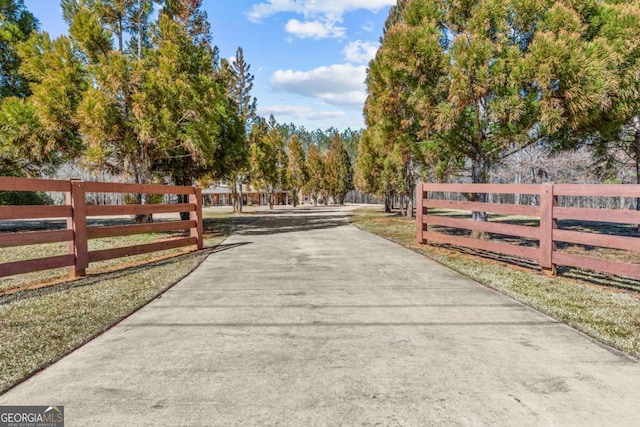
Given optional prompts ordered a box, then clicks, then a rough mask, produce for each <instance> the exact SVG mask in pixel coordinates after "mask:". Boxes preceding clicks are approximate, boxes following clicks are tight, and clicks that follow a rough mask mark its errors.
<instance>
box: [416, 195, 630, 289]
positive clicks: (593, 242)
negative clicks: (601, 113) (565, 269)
mask: <svg viewBox="0 0 640 427" xmlns="http://www.w3.org/2000/svg"><path fill="white" fill-rule="evenodd" d="M452 193H454V194H456V195H455V197H444V196H445V195H451V194H452ZM464 193H466V194H477V193H483V194H493V195H496V194H497V195H507V196H508V198H507V199H511V200H513V201H512V202H511V203H504V202H500V203H495V202H491V201H495V200H496V199H498V200H499V198H497V197H488V198H487V199H488V200H489V202H472V201H466V200H463V199H464V197H462V195H463V194H464ZM515 195H528V196H529V200H531V196H534V199H533V200H536V199H537V201H538V203H537V204H533V205H532V204H527V205H522V204H515V203H514V202H515V201H516V200H518V197H515ZM637 197H640V185H634V184H618V185H616V184H613V185H607V184H593V185H583V184H553V183H547V184H541V185H535V184H426V183H419V184H418V185H417V188H416V199H417V200H416V202H417V203H416V206H417V209H416V227H417V230H416V239H417V241H418V242H419V243H427V242H433V243H440V244H450V245H454V246H461V247H466V248H471V249H477V250H483V251H490V252H497V253H501V254H507V255H512V256H516V257H521V258H528V259H532V260H534V261H537V262H538V264H539V266H540V267H541V268H542V269H543V270H545V271H546V272H547V273H548V274H556V267H557V266H560V265H562V266H569V267H576V268H581V269H587V270H594V271H599V272H604V273H609V274H615V275H620V276H627V277H632V278H635V279H640V264H631V263H624V262H619V261H613V260H606V259H601V258H594V257H588V256H583V255H575V254H570V253H566V252H562V251H559V250H558V248H557V246H556V243H558V242H566V243H571V244H577V245H589V246H597V247H602V248H610V249H620V250H625V251H634V252H640V238H638V237H632V236H619V235H609V234H602V233H592V232H583V231H578V230H563V229H559V228H558V220H575V221H589V222H604V223H615V224H640V212H638V211H636V210H631V209H615V208H613V209H612V208H609V206H611V205H608V204H606V203H604V204H601V206H603V207H600V208H592V207H589V208H585V207H575V206H581V204H580V203H579V202H578V199H580V198H590V199H592V200H594V199H596V198H617V200H635V198H637ZM562 199H564V203H561V202H562V201H563V200H562ZM502 200H505V198H503V199H502ZM614 205H615V204H614ZM621 205H622V206H628V205H627V204H626V203H619V204H617V206H621ZM430 208H440V209H455V210H464V211H481V212H487V213H494V214H503V215H521V216H525V217H533V218H537V219H538V220H539V225H538V226H531V225H517V224H505V223H499V222H485V221H473V220H471V219H460V218H452V217H447V216H442V215H433V214H430V212H429V209H430ZM430 225H434V226H442V227H448V228H453V229H462V230H471V231H475V232H483V233H495V234H501V235H507V236H517V237H519V238H523V239H527V240H533V241H538V246H537V247H535V246H522V245H514V244H509V243H503V242H497V241H490V240H482V239H474V238H470V237H465V236H459V235H452V234H445V233H441V232H436V231H433V230H432V229H431V228H430V227H429V226H430Z"/></svg>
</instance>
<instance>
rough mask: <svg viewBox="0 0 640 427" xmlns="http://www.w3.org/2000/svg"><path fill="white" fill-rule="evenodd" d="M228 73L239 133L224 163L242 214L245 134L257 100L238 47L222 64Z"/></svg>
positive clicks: (237, 209)
mask: <svg viewBox="0 0 640 427" xmlns="http://www.w3.org/2000/svg"><path fill="white" fill-rule="evenodd" d="M224 69H226V70H227V73H228V75H229V80H230V84H229V86H230V95H231V97H232V99H233V101H234V102H235V106H236V109H237V116H238V120H239V122H240V127H241V132H240V133H238V135H236V137H235V138H234V140H233V142H234V143H233V144H231V147H230V150H229V153H228V156H227V162H228V164H229V168H230V173H229V175H230V181H231V190H232V193H233V200H234V207H233V209H234V212H242V199H243V197H242V188H243V185H244V184H245V183H246V182H247V180H248V171H249V164H248V160H249V141H248V131H249V130H250V128H251V124H252V123H253V121H254V120H255V119H256V110H257V100H256V98H253V97H251V90H252V89H253V79H254V76H253V74H251V72H250V70H251V66H250V65H249V64H248V63H247V62H246V61H245V59H244V51H243V49H242V48H241V47H239V48H238V50H237V51H236V56H235V58H234V59H233V60H232V61H231V62H230V63H229V62H226V61H225V62H223V71H224Z"/></svg>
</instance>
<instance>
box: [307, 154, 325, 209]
mask: <svg viewBox="0 0 640 427" xmlns="http://www.w3.org/2000/svg"><path fill="white" fill-rule="evenodd" d="M307 170H308V171H309V180H308V181H307V184H306V185H305V186H304V187H303V189H304V191H305V192H307V193H309V194H310V195H311V199H312V200H313V205H314V206H317V205H318V199H319V198H320V195H321V194H322V191H323V189H324V173H325V167H324V156H323V155H322V153H321V152H320V150H318V147H317V146H316V145H315V144H313V143H312V144H311V145H310V146H309V153H308V155H307ZM325 199H326V196H325Z"/></svg>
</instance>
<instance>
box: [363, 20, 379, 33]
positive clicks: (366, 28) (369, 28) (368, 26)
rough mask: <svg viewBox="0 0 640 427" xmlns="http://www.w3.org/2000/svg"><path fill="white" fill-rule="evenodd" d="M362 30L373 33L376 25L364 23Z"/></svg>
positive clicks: (370, 22) (371, 22) (369, 22)
mask: <svg viewBox="0 0 640 427" xmlns="http://www.w3.org/2000/svg"><path fill="white" fill-rule="evenodd" d="M362 29H363V30H364V31H366V32H368V33H370V32H372V31H373V30H375V29H376V27H375V24H374V23H373V21H367V22H365V23H364V25H363V26H362Z"/></svg>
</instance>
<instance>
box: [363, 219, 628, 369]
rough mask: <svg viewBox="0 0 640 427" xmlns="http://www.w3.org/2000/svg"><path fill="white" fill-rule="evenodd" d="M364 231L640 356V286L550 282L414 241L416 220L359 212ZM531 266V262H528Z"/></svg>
mask: <svg viewBox="0 0 640 427" xmlns="http://www.w3.org/2000/svg"><path fill="white" fill-rule="evenodd" d="M352 219H353V223H354V224H355V225H356V226H358V227H359V228H361V229H363V230H365V231H369V232H371V233H374V234H377V235H379V236H382V237H384V238H387V239H389V240H392V241H394V242H396V243H398V244H400V245H402V246H405V247H407V248H409V249H412V250H414V251H416V252H418V253H421V254H423V255H425V256H427V257H429V258H431V259H433V260H435V261H437V262H439V263H441V264H443V265H445V266H447V267H449V268H451V269H453V270H455V271H457V272H458V273H460V274H463V275H465V276H467V277H469V278H471V279H473V280H476V281H478V282H480V283H482V284H484V285H486V286H489V287H492V288H494V289H497V290H498V291H500V292H502V293H504V294H506V295H509V296H511V297H513V298H515V299H517V300H518V301H521V302H523V303H525V304H527V305H529V306H531V307H533V308H535V309H537V310H539V311H541V312H543V313H545V314H548V315H550V316H552V317H554V318H556V319H559V320H562V321H563V322H566V323H567V324H569V325H571V326H573V327H574V328H576V329H578V330H580V331H582V332H584V333H586V334H588V335H590V336H592V337H594V338H596V339H598V340H601V341H602V342H604V343H607V344H609V345H611V346H613V347H615V348H617V349H620V350H622V351H624V352H627V353H629V354H631V355H633V356H636V357H639V356H640V293H639V292H637V291H634V289H638V290H640V283H638V282H637V281H632V280H627V279H620V278H615V277H609V276H606V275H598V274H591V273H587V274H583V273H581V272H567V273H563V275H561V276H560V277H554V278H549V277H545V276H543V275H540V274H538V273H537V272H536V271H535V270H533V269H528V268H525V267H518V266H515V265H511V264H508V263H506V262H502V261H500V260H499V257H495V258H494V259H487V258H482V257H480V256H477V255H473V254H471V253H470V251H465V252H461V251H458V250H452V249H449V248H447V247H444V246H433V245H420V244H418V243H417V242H416V241H415V230H416V228H415V220H412V219H407V218H403V217H399V216H396V215H390V214H385V213H384V212H382V210H381V209H375V208H367V209H358V210H356V211H355V212H354V214H353V217H352ZM525 265H526V263H525Z"/></svg>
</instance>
